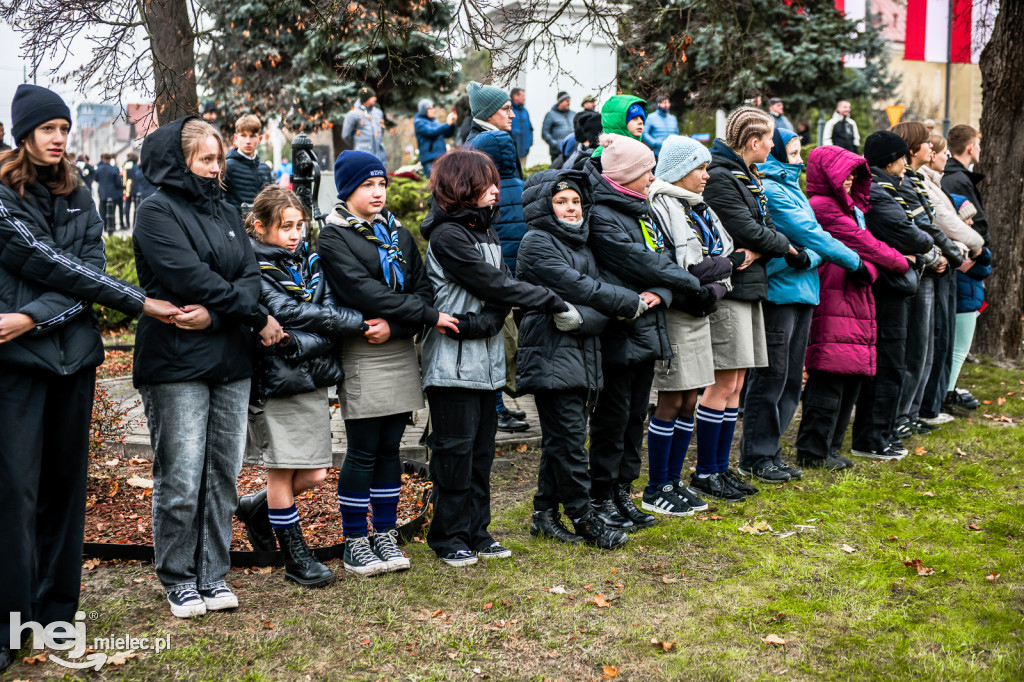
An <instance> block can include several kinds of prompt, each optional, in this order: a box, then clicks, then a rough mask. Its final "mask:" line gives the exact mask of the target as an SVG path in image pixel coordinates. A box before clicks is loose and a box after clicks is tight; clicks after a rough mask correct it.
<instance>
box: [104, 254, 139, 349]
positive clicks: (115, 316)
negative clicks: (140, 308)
mask: <svg viewBox="0 0 1024 682" xmlns="http://www.w3.org/2000/svg"><path fill="white" fill-rule="evenodd" d="M103 245H104V249H105V250H106V253H107V274H108V275H110V276H112V277H117V278H118V279H123V280H124V281H126V282H131V283H132V284H134V285H136V286H138V284H139V274H138V273H137V272H136V271H135V251H134V250H133V248H132V238H131V237H118V236H114V235H109V236H106V237H104V238H103ZM93 309H94V310H95V311H96V315H97V316H98V317H99V322H100V329H116V328H118V327H122V326H124V325H125V324H126V323H127V322H130V321H131V316H130V315H125V314H124V313H122V312H121V311H120V310H115V309H113V308H106V307H104V306H101V305H99V304H94V305H93Z"/></svg>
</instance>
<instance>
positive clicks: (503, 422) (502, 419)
mask: <svg viewBox="0 0 1024 682" xmlns="http://www.w3.org/2000/svg"><path fill="white" fill-rule="evenodd" d="M528 428H530V425H529V424H527V423H526V422H524V421H520V420H518V419H516V418H515V417H513V416H512V415H511V414H509V411H508V410H501V411H500V412H498V430H499V431H508V432H509V433H518V432H519V431H526V430H527V429H528Z"/></svg>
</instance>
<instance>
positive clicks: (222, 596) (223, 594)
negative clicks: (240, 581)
mask: <svg viewBox="0 0 1024 682" xmlns="http://www.w3.org/2000/svg"><path fill="white" fill-rule="evenodd" d="M199 596H200V597H201V598H202V600H203V604H205V605H206V610H207V611H223V610H225V609H237V608H238V597H236V596H235V593H234V592H232V591H231V590H230V589H229V588H228V587H227V586H224V585H221V586H220V587H212V588H210V589H208V590H199Z"/></svg>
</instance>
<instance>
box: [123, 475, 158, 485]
mask: <svg viewBox="0 0 1024 682" xmlns="http://www.w3.org/2000/svg"><path fill="white" fill-rule="evenodd" d="M127 482H128V485H130V486H131V487H133V488H152V487H153V481H151V480H149V479H148V478H142V477H140V476H134V475H133V476H132V477H131V478H129V479H128V481H127Z"/></svg>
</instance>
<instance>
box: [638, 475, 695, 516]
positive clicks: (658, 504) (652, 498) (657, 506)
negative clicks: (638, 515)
mask: <svg viewBox="0 0 1024 682" xmlns="http://www.w3.org/2000/svg"><path fill="white" fill-rule="evenodd" d="M640 507H641V508H642V509H644V510H645V511H649V512H653V513H655V514H665V515H667V516H693V509H691V508H690V505H688V504H686V502H684V501H683V500H682V499H680V497H679V496H678V495H676V487H675V486H674V485H672V484H671V483H666V484H665V485H663V486H661V487H660V488H658V489H657V490H653V491H652V490H651V489H650V488H647V489H645V490H644V497H643V500H642V501H641V502H640Z"/></svg>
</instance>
